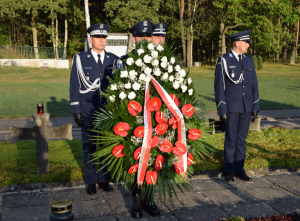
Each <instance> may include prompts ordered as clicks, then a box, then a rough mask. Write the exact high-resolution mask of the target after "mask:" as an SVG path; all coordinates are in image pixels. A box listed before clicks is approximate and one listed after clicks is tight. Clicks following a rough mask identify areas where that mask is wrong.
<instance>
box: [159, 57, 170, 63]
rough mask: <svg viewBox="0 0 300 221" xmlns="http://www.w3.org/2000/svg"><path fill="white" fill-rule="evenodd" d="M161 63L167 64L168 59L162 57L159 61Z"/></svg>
mask: <svg viewBox="0 0 300 221" xmlns="http://www.w3.org/2000/svg"><path fill="white" fill-rule="evenodd" d="M160 60H161V61H162V62H165V63H168V58H167V57H166V56H163V57H162V59H160Z"/></svg>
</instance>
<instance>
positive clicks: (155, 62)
mask: <svg viewBox="0 0 300 221" xmlns="http://www.w3.org/2000/svg"><path fill="white" fill-rule="evenodd" d="M151 64H152V65H153V66H154V67H156V66H157V65H158V64H159V62H158V60H156V59H155V60H152V62H151Z"/></svg>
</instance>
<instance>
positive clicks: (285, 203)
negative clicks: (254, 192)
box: [268, 198, 300, 214]
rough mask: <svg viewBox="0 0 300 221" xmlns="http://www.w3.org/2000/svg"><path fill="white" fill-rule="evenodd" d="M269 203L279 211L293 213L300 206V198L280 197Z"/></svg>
mask: <svg viewBox="0 0 300 221" xmlns="http://www.w3.org/2000/svg"><path fill="white" fill-rule="evenodd" d="M268 205H270V206H271V207H273V208H274V209H275V210H277V211H279V212H280V213H281V214H287V213H293V211H294V210H295V209H298V208H299V207H300V199H295V198H294V199H290V198H288V199H280V200H277V201H276V202H269V203H268Z"/></svg>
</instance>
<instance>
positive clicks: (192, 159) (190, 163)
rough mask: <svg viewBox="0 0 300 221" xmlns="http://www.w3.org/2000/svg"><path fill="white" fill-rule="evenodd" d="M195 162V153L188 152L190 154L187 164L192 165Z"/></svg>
mask: <svg viewBox="0 0 300 221" xmlns="http://www.w3.org/2000/svg"><path fill="white" fill-rule="evenodd" d="M193 162H194V157H193V155H192V154H191V153H188V154H187V165H188V166H190V165H192V164H193Z"/></svg>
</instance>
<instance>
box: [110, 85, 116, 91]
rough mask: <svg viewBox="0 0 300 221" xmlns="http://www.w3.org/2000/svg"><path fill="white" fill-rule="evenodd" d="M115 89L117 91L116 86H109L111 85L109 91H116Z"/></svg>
mask: <svg viewBox="0 0 300 221" xmlns="http://www.w3.org/2000/svg"><path fill="white" fill-rule="evenodd" d="M117 89H118V86H117V84H111V85H110V90H112V91H116V90H117Z"/></svg>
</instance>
